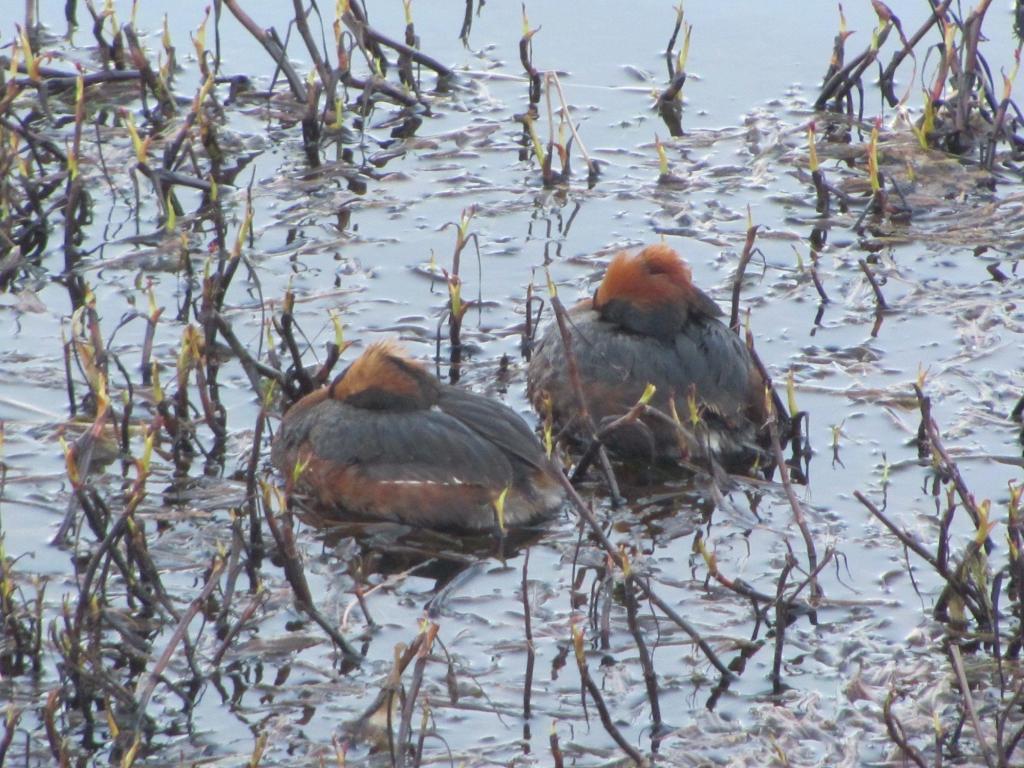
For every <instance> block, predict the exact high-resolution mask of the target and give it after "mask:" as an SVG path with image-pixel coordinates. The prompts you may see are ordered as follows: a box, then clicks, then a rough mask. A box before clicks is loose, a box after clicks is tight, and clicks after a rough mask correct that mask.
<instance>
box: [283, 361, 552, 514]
mask: <svg viewBox="0 0 1024 768" xmlns="http://www.w3.org/2000/svg"><path fill="white" fill-rule="evenodd" d="M271 461H272V462H273V464H274V466H276V467H277V468H278V469H279V470H280V471H281V473H282V474H284V475H285V477H286V478H289V477H297V481H296V487H297V490H299V491H300V492H304V493H307V494H308V495H309V496H311V497H312V498H313V499H314V500H315V501H317V502H319V504H320V505H321V506H322V507H323V508H325V510H327V511H328V512H329V514H331V515H333V516H335V517H339V518H348V519H362V520H387V521H393V522H399V523H405V524H408V525H414V526H421V527H430V528H456V529H488V528H493V527H494V526H495V525H496V523H497V513H496V504H497V503H498V500H499V497H501V496H502V494H503V493H504V501H503V511H504V519H503V520H504V524H505V525H506V526H521V525H525V524H528V523H532V522H534V521H537V520H539V519H541V518H543V517H545V516H547V515H550V514H552V513H553V512H555V511H556V510H557V509H558V508H559V506H560V505H561V503H562V500H563V498H564V491H563V489H562V486H561V485H560V482H559V478H558V476H557V475H556V474H555V473H556V472H559V471H560V470H558V469H557V468H555V467H554V466H553V465H552V464H551V462H550V461H549V460H548V457H547V455H546V454H545V451H544V448H543V447H542V446H541V444H540V441H539V440H538V439H537V436H536V435H535V434H534V433H533V431H532V430H531V429H530V427H529V426H527V424H526V422H525V421H523V419H522V418H521V417H520V416H519V415H518V414H517V413H516V412H515V411H513V410H512V409H511V408H509V407H507V406H505V405H503V404H502V403H500V402H497V401H495V400H492V399H491V398H488V397H485V396H483V395H479V394H475V393H473V392H468V391H465V390H462V389H458V388H456V387H452V386H449V385H446V384H442V383H441V382H439V381H438V380H437V379H436V378H434V377H433V376H431V375H430V373H429V372H428V371H427V370H426V369H425V368H423V366H421V365H419V364H418V363H416V362H415V361H413V360H412V359H410V358H409V357H407V356H406V355H405V353H404V352H403V351H402V350H401V349H400V348H399V347H398V346H397V345H396V344H394V343H392V342H379V343H376V344H372V345H370V346H369V347H368V348H367V349H366V351H365V352H364V353H363V354H362V355H361V356H360V357H359V358H358V359H357V360H356V361H355V362H353V363H352V364H351V365H350V366H349V367H348V368H347V369H346V370H345V371H344V372H343V373H342V374H341V375H339V376H338V377H337V378H336V379H335V380H334V381H333V382H332V383H331V385H330V386H328V387H325V388H322V389H320V390H317V391H315V392H312V393H310V394H308V395H306V396H305V397H303V398H302V399H301V400H299V401H298V402H297V403H295V404H294V405H293V406H292V407H291V408H290V409H289V410H288V412H287V413H286V414H285V415H284V418H283V421H282V423H281V427H280V430H279V431H278V434H277V436H276V438H275V440H274V444H273V448H272V450H271ZM506 491H507V492H506Z"/></svg>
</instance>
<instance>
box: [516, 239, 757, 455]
mask: <svg viewBox="0 0 1024 768" xmlns="http://www.w3.org/2000/svg"><path fill="white" fill-rule="evenodd" d="M721 315H722V311H721V310H720V309H719V307H718V305H717V304H715V302H714V301H713V300H712V299H711V298H710V297H709V296H708V295H707V294H705V293H704V292H703V291H701V290H700V289H699V288H698V287H697V286H695V285H694V284H693V275H692V272H691V270H690V267H689V266H688V265H687V264H686V262H684V261H683V260H682V259H681V258H680V257H679V255H678V254H677V253H676V252H675V251H674V250H672V249H671V248H670V247H669V246H667V245H664V244H658V245H651V246H648V247H647V248H644V249H643V250H642V251H640V252H639V253H636V254H630V253H626V252H622V253H619V254H617V255H616V256H615V257H614V258H613V259H612V261H611V263H610V264H609V266H608V269H607V270H606V272H605V275H604V278H603V279H602V281H601V284H600V286H599V287H598V289H597V291H596V292H595V294H594V298H593V299H592V300H590V301H585V302H581V303H580V304H578V305H577V306H576V307H574V308H573V309H572V310H571V311H570V320H571V322H570V327H571V336H572V347H573V350H574V353H575V355H576V358H577V362H578V368H579V372H580V383H581V385H582V387H583V391H584V396H585V398H586V401H587V406H588V408H589V410H590V412H591V414H592V415H593V416H594V418H595V420H596V421H597V422H598V427H599V428H600V427H601V426H602V425H607V424H609V423H611V422H613V421H614V420H615V419H616V418H617V417H619V416H622V415H624V414H625V413H626V412H627V411H628V410H629V409H630V408H631V407H632V406H633V405H635V404H636V402H637V401H638V400H639V399H640V396H641V395H642V394H643V392H644V389H645V387H646V385H647V384H654V385H655V387H656V388H657V392H656V394H655V397H654V400H653V401H652V402H651V405H652V406H654V407H655V408H657V409H659V410H662V411H664V412H665V413H671V412H672V410H673V407H674V410H675V411H676V412H677V413H678V414H680V416H682V417H685V416H686V415H687V414H688V413H689V412H690V408H689V406H690V402H688V401H689V398H690V397H691V396H692V397H693V398H694V404H695V405H696V407H697V409H698V412H699V413H700V414H701V424H700V426H699V427H698V428H696V429H693V430H691V431H692V433H693V434H692V435H690V436H689V437H688V438H687V436H685V435H681V433H680V432H679V430H677V429H676V428H675V427H674V426H671V425H669V424H666V423H665V421H664V420H659V419H657V418H654V417H650V418H646V417H645V418H642V419H640V420H639V421H637V422H635V423H632V424H629V425H626V426H623V427H621V428H619V429H618V430H617V431H616V432H613V433H612V434H610V435H608V437H607V440H606V444H608V445H609V446H610V447H611V448H612V449H613V451H615V452H616V453H618V454H619V455H620V456H625V457H630V458H640V459H678V458H694V454H697V457H700V456H709V457H713V458H714V459H716V460H718V461H719V462H722V463H724V464H726V465H727V466H728V467H730V468H733V469H745V468H748V467H750V466H751V465H753V464H754V463H756V462H758V461H760V460H761V459H763V458H764V457H763V456H762V448H763V441H764V435H763V434H762V428H763V426H764V425H765V423H766V421H767V418H768V415H767V410H766V408H765V391H764V390H765V381H764V378H763V377H762V375H761V373H760V371H759V370H758V368H757V366H756V365H755V364H754V361H753V359H752V358H751V355H750V352H749V350H748V349H747V348H746V346H745V345H744V344H743V343H742V342H741V341H740V339H739V337H738V336H737V335H736V334H735V333H733V332H732V331H730V330H729V329H728V328H727V327H726V326H725V325H724V324H723V323H722V322H721V321H720V320H719V319H718V318H719V317H720V316H721ZM527 391H528V394H529V396H530V399H531V401H532V402H533V403H534V405H535V406H536V407H537V408H538V409H541V408H542V406H543V405H544V404H545V403H546V402H548V401H550V404H551V405H550V407H551V412H552V414H553V416H554V419H555V421H556V422H558V424H559V425H560V426H562V427H568V432H569V434H574V435H575V436H577V437H578V438H584V437H585V435H584V434H583V432H582V425H581V424H579V422H578V420H577V418H576V417H577V414H578V413H579V403H578V402H577V398H576V395H575V393H574V391H573V388H572V386H571V384H570V381H569V371H568V364H567V362H566V359H565V354H564V350H563V349H562V341H561V336H560V334H559V332H558V330H557V328H556V327H555V326H554V324H552V326H551V327H549V329H548V330H547V332H546V333H545V334H544V335H543V337H542V338H541V340H540V342H539V343H538V345H537V348H536V350H535V351H534V354H533V357H532V359H531V361H530V367H529V372H528V378H527ZM684 420H685V418H684Z"/></svg>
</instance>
